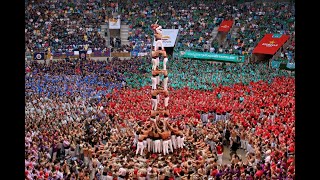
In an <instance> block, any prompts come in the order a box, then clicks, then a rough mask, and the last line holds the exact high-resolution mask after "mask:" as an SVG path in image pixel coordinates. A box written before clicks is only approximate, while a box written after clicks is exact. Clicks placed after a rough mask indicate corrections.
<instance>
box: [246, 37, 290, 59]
mask: <svg viewBox="0 0 320 180" xmlns="http://www.w3.org/2000/svg"><path fill="white" fill-rule="evenodd" d="M289 37H290V36H289V35H281V34H266V35H265V36H264V37H263V38H262V39H261V41H260V42H259V43H258V45H257V46H256V47H255V48H254V50H253V52H252V53H253V54H271V55H274V54H275V53H276V52H277V51H278V49H279V48H280V47H281V46H282V45H283V44H284V43H285V42H286V41H287V40H288V39H289Z"/></svg>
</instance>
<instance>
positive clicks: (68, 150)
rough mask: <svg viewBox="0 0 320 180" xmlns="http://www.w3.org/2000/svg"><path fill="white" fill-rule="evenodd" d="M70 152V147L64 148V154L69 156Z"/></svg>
mask: <svg viewBox="0 0 320 180" xmlns="http://www.w3.org/2000/svg"><path fill="white" fill-rule="evenodd" d="M69 152H70V148H69V149H64V156H68V155H69Z"/></svg>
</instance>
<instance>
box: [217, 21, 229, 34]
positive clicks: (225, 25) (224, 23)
mask: <svg viewBox="0 0 320 180" xmlns="http://www.w3.org/2000/svg"><path fill="white" fill-rule="evenodd" d="M232 25H233V20H223V21H222V22H221V24H220V26H219V29H218V31H222V32H229V31H230V29H231V27H232Z"/></svg>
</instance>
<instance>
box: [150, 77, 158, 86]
mask: <svg viewBox="0 0 320 180" xmlns="http://www.w3.org/2000/svg"><path fill="white" fill-rule="evenodd" d="M151 81H152V89H157V77H151Z"/></svg>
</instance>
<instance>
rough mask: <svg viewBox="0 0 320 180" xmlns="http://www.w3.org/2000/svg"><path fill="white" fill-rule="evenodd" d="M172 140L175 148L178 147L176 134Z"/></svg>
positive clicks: (172, 136)
mask: <svg viewBox="0 0 320 180" xmlns="http://www.w3.org/2000/svg"><path fill="white" fill-rule="evenodd" d="M171 142H172V145H173V148H174V149H177V145H178V144H177V137H176V135H171Z"/></svg>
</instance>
